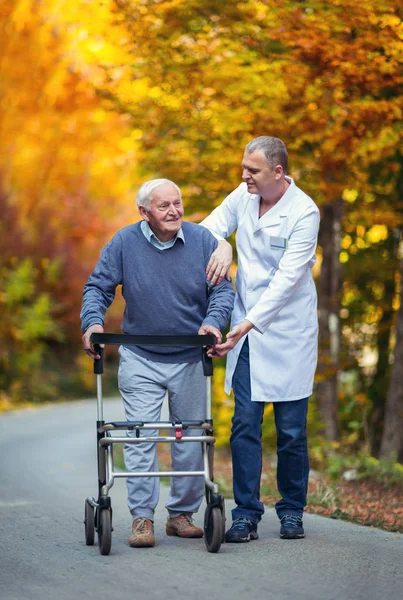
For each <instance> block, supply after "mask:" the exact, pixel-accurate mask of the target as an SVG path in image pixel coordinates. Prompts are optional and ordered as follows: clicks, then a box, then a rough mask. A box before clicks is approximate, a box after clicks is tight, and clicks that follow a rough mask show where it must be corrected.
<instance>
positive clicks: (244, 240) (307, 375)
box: [202, 136, 319, 542]
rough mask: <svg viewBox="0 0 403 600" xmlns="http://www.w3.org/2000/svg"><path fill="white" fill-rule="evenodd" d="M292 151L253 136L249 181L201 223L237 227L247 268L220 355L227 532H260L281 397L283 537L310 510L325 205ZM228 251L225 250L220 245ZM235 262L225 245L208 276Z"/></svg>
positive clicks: (299, 529)
mask: <svg viewBox="0 0 403 600" xmlns="http://www.w3.org/2000/svg"><path fill="white" fill-rule="evenodd" d="M287 162H288V155H287V149H286V147H285V145H284V143H283V142H282V141H281V140H279V139H278V138H274V137H267V136H262V137H258V138H256V139H254V140H252V141H251V142H249V144H247V146H246V149H245V153H244V156H243V160H242V179H243V180H244V182H243V183H241V185H240V186H239V187H237V188H236V189H235V190H234V191H233V192H232V193H231V194H230V195H229V196H228V197H227V198H226V199H225V200H224V201H223V202H222V204H221V205H220V206H218V207H217V208H216V209H215V210H214V211H213V212H212V213H211V215H210V216H208V217H207V218H206V219H205V220H204V221H203V222H202V225H204V226H205V227H207V228H209V229H210V231H212V232H214V233H215V234H218V235H220V236H223V237H224V238H225V237H227V236H229V235H231V234H232V232H233V231H234V230H235V229H236V230H237V237H236V245H237V251H238V272H237V277H236V289H237V292H236V299H235V307H234V312H233V314H232V320H231V327H232V329H231V331H230V332H229V333H228V335H227V339H226V342H225V343H224V344H218V345H216V346H215V347H214V348H212V349H211V351H210V355H211V356H225V354H227V352H229V354H228V359H227V373H226V390H227V392H228V393H229V390H230V388H231V387H232V388H233V390H234V395H235V412H234V417H233V420H232V431H231V440H230V441H231V451H232V464H233V488H234V498H235V502H236V504H237V506H236V508H235V509H234V510H233V511H232V517H233V524H232V527H231V528H230V529H229V530H228V531H227V533H226V536H225V539H226V541H227V542H248V541H250V540H254V539H256V538H257V537H258V533H257V526H258V523H259V521H260V519H261V517H262V515H263V512H264V507H263V504H262V503H261V501H260V497H259V493H260V478H261V469H262V462H261V461H262V446H261V435H262V420H263V411H264V407H265V403H266V402H272V403H273V412H274V419H275V424H276V431H277V457H278V464H277V485H278V490H279V492H280V495H281V499H280V500H279V501H278V502H277V504H276V511H277V515H278V517H279V519H280V521H281V527H280V537H281V538H284V539H298V538H302V537H304V535H305V534H304V528H303V522H302V515H303V510H304V506H305V504H306V495H307V487H308V474H309V462H308V450H307V437H306V418H307V408H308V396H309V395H310V394H311V393H312V386H313V379H314V373H315V369H316V362H317V336H318V323H317V311H316V305H317V300H316V289H315V284H314V282H313V279H312V272H311V268H312V266H313V264H314V263H315V249H316V243H317V236H318V229H319V210H318V208H317V206H316V205H315V203H314V202H313V200H311V198H309V196H307V195H306V194H305V193H304V192H303V191H302V190H301V189H299V188H298V187H297V186H296V185H295V183H294V181H293V180H292V179H291V177H288V175H287ZM220 252H221V251H220ZM228 265H229V260H225V257H224V259H222V257H220V256H218V255H217V251H216V252H215V254H214V255H213V257H212V260H211V262H210V264H209V266H208V270H207V276H208V277H209V279H211V281H212V282H214V281H217V280H218V281H220V280H221V278H222V277H223V275H224V273H225V272H226V269H227V267H228Z"/></svg>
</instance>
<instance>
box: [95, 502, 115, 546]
mask: <svg viewBox="0 0 403 600" xmlns="http://www.w3.org/2000/svg"><path fill="white" fill-rule="evenodd" d="M98 546H99V552H100V553H101V554H102V555H104V556H106V555H107V554H109V552H110V551H111V546H112V515H111V511H110V510H109V509H108V508H104V509H103V510H101V511H100V513H99V517H98Z"/></svg>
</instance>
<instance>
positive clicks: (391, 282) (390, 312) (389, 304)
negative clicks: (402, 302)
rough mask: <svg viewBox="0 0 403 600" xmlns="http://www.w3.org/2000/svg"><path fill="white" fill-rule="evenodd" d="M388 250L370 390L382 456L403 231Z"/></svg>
mask: <svg viewBox="0 0 403 600" xmlns="http://www.w3.org/2000/svg"><path fill="white" fill-rule="evenodd" d="M386 249H387V251H388V253H389V255H390V266H388V267H387V269H388V274H389V270H390V276H387V277H386V278H385V293H384V297H383V300H382V317H381V319H380V321H379V324H378V334H377V347H378V360H377V363H376V372H375V375H374V377H373V380H372V383H371V385H370V386H369V389H368V395H369V398H370V400H371V404H372V414H371V419H370V432H369V439H370V446H371V454H372V456H376V457H379V453H380V449H381V441H382V433H383V428H384V422H385V406H386V397H387V392H388V387H389V382H390V371H391V368H390V362H389V356H390V348H391V331H392V330H393V324H394V319H395V316H396V311H395V310H394V309H393V300H394V298H395V295H396V271H397V270H398V269H399V258H398V251H399V232H397V235H396V234H395V231H392V230H390V231H389V235H388V240H387V243H386Z"/></svg>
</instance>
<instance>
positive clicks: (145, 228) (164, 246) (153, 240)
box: [140, 221, 185, 250]
mask: <svg viewBox="0 0 403 600" xmlns="http://www.w3.org/2000/svg"><path fill="white" fill-rule="evenodd" d="M140 227H141V231H142V233H143V235H144V236H145V238H146V240H147V241H148V242H150V244H152V245H153V246H155V248H158V249H159V250H168V248H172V246H173V245H174V244H175V242H176V240H178V239H179V240H182V242H183V243H185V236H184V234H183V230H182V227H181V228H180V229H179V231H178V233H177V234H176V235H175V236H174V237H173V238H172V239H171V240H169V241H168V242H161V240H159V239H158V238H157V236H156V235H155V233H154V232H153V231H152V229H151V227H150V226H149V224H148V223H147V221H141V225H140Z"/></svg>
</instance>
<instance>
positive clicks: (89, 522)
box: [84, 500, 95, 546]
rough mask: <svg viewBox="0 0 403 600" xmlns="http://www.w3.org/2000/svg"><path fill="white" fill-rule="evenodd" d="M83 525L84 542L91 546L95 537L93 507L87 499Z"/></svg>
mask: <svg viewBox="0 0 403 600" xmlns="http://www.w3.org/2000/svg"><path fill="white" fill-rule="evenodd" d="M84 527H85V543H86V545H87V546H93V545H94V538H95V520H94V507H93V506H92V505H91V504H90V503H89V502H88V500H86V501H85V511H84Z"/></svg>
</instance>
